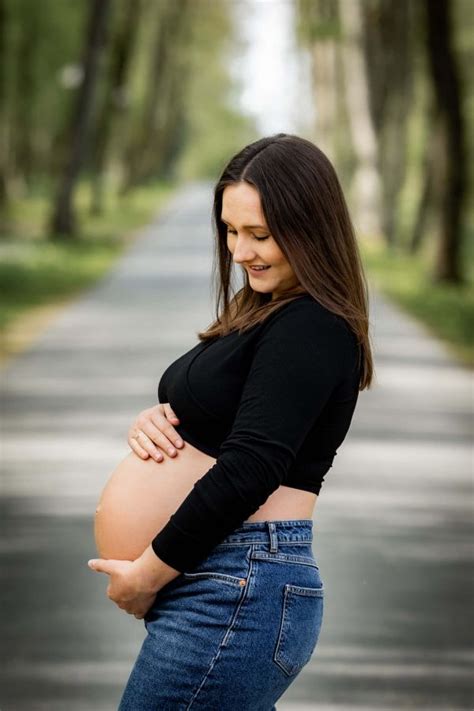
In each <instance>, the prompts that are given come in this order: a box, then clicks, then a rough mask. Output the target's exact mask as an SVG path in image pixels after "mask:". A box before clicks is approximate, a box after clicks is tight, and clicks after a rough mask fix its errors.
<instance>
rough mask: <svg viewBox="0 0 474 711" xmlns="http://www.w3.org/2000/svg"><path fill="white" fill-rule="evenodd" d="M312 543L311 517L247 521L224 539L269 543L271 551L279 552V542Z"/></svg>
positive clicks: (236, 541)
mask: <svg viewBox="0 0 474 711" xmlns="http://www.w3.org/2000/svg"><path fill="white" fill-rule="evenodd" d="M294 541H298V542H300V543H312V541H313V520H312V519H309V518H302V519H294V520H284V521H246V522H244V523H243V524H242V525H241V526H239V527H238V528H236V529H234V531H232V533H229V534H228V535H227V536H226V537H225V538H224V539H223V540H222V541H221V545H222V544H227V543H233V544H236V543H244V544H247V543H269V544H270V551H271V552H277V551H278V544H279V543H285V542H286V543H290V542H294Z"/></svg>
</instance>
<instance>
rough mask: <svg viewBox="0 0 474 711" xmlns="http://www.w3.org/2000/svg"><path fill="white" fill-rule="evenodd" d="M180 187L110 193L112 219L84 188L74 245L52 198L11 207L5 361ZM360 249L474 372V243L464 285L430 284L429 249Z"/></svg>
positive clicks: (3, 247)
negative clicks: (55, 234) (53, 220)
mask: <svg viewBox="0 0 474 711" xmlns="http://www.w3.org/2000/svg"><path fill="white" fill-rule="evenodd" d="M175 187H176V186H175V185H174V184H171V183H169V184H162V183H155V184H150V185H148V186H146V187H142V188H139V189H136V190H135V191H133V193H130V195H128V196H126V197H125V198H122V199H118V198H116V197H114V196H113V195H111V194H109V195H107V203H108V204H107V211H106V213H105V214H104V215H103V216H101V217H91V216H89V215H88V210H87V207H88V197H89V193H88V187H87V185H85V184H83V185H81V186H80V189H79V191H78V195H77V206H78V212H79V215H80V218H81V232H80V238H79V239H76V240H72V241H71V242H70V243H67V242H59V241H56V240H52V239H51V236H50V235H48V234H45V230H44V225H45V224H46V222H47V219H48V216H49V210H50V203H49V201H48V199H47V196H46V195H42V194H38V195H36V196H35V197H30V198H29V199H27V200H23V201H18V202H17V203H16V204H15V205H13V208H12V223H13V224H14V225H15V232H14V234H13V233H12V234H11V236H10V237H9V238H6V239H3V240H2V241H0V282H1V284H2V294H1V296H2V298H1V301H0V336H1V338H0V362H1V361H2V360H5V359H7V358H8V357H10V356H11V355H13V354H14V353H16V352H19V351H21V350H22V349H23V348H24V347H26V346H27V345H28V343H30V342H31V341H32V340H34V338H35V336H36V334H37V333H39V332H40V331H41V330H42V328H43V327H44V326H45V325H46V324H47V323H48V320H49V319H51V318H52V317H54V315H55V313H56V312H57V311H58V310H59V309H61V308H63V306H64V305H66V304H67V303H69V302H70V301H71V300H73V299H75V298H77V297H78V296H79V295H80V294H81V292H82V291H83V290H84V288H86V287H89V286H91V285H92V284H93V283H95V282H96V281H98V280H99V279H100V278H101V277H102V276H103V275H104V274H105V273H106V272H107V271H108V269H109V268H110V267H111V266H112V264H113V263H114V262H115V261H116V259H117V258H118V257H119V256H120V255H121V254H122V252H123V251H124V250H125V249H126V248H127V246H128V245H129V244H131V243H132V242H133V240H134V238H135V236H136V231H137V229H138V228H139V227H141V226H143V225H145V224H147V223H148V222H149V221H150V220H151V219H152V217H153V215H154V214H155V213H156V212H157V211H159V210H160V208H161V207H162V206H163V204H164V203H165V202H166V201H167V199H168V198H169V197H170V196H171V194H172V193H173V192H174V190H175ZM433 243H434V241H432V242H431V244H433ZM359 244H360V248H361V253H362V257H363V260H364V264H365V267H366V271H367V275H368V277H369V279H370V281H371V282H372V283H373V284H374V286H375V287H376V288H378V289H379V290H380V291H381V292H382V293H384V294H386V295H387V296H388V297H389V298H390V299H391V300H393V301H394V302H396V303H397V304H398V305H399V306H400V307H401V308H402V309H404V310H405V311H406V312H407V313H409V314H411V315H413V316H415V317H416V318H418V319H419V320H420V321H421V322H422V323H424V324H425V325H426V326H427V327H428V329H429V331H431V333H432V334H433V335H434V336H435V337H437V338H438V339H440V340H442V341H443V342H444V343H445V345H446V347H447V348H448V349H449V350H450V352H451V353H452V355H453V356H454V357H455V358H457V359H459V361H460V362H462V363H464V364H465V365H466V366H468V367H470V368H472V367H473V365H474V318H473V314H474V246H473V241H472V240H468V239H466V240H465V250H464V254H463V260H464V263H465V265H467V267H468V269H467V271H468V280H467V284H466V285H464V286H462V287H456V286H451V285H447V284H434V283H433V282H432V279H431V274H432V271H433V269H432V264H433V262H434V258H433V254H429V253H427V252H426V250H425V252H424V253H423V254H421V255H420V256H415V257H413V256H408V255H406V254H404V253H402V252H396V251H395V252H388V250H387V249H386V248H385V247H384V246H383V245H381V244H380V243H374V242H373V241H369V240H367V239H365V240H364V239H362V240H360V242H359ZM428 244H430V242H428ZM470 250H471V251H470Z"/></svg>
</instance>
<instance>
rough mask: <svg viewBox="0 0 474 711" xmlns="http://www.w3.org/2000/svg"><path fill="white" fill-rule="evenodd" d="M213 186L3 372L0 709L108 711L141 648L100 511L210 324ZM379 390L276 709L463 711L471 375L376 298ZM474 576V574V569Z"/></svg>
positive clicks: (363, 411)
mask: <svg viewBox="0 0 474 711" xmlns="http://www.w3.org/2000/svg"><path fill="white" fill-rule="evenodd" d="M210 209H211V186H210V185H208V184H206V183H195V184H189V185H187V186H184V187H183V189H182V190H181V191H180V192H179V194H177V195H176V196H175V197H174V198H173V200H172V201H171V202H170V203H169V205H168V207H167V208H166V209H165V210H164V212H163V213H162V214H161V216H160V217H159V218H157V219H156V220H155V221H154V222H153V224H151V225H150V226H149V227H148V228H146V229H145V230H143V231H142V232H141V234H140V236H139V238H138V239H136V240H135V241H134V242H133V244H132V245H131V246H130V247H129V248H128V250H127V252H126V253H125V254H124V255H123V257H122V258H121V260H120V262H119V263H117V265H116V267H115V268H114V269H113V270H112V271H111V272H110V273H109V274H108V275H107V276H106V278H105V279H103V280H102V281H101V282H100V284H98V285H96V286H95V287H93V288H92V289H90V290H88V291H86V292H85V293H84V294H83V295H82V296H81V297H80V298H78V299H77V300H76V301H75V302H73V303H72V304H70V305H68V306H67V307H65V309H64V310H63V311H61V312H60V313H59V314H58V315H57V316H56V317H55V319H54V321H53V322H51V323H50V324H49V326H48V327H47V329H46V330H45V331H44V332H43V333H42V334H41V335H40V336H39V337H38V339H37V341H36V342H35V343H34V344H32V345H31V346H30V347H29V348H28V350H27V351H24V352H23V353H21V354H20V355H18V356H17V357H16V358H15V359H14V360H12V361H10V362H9V363H8V364H7V365H5V366H4V367H3V369H2V370H1V371H0V376H1V385H2V435H1V437H2V455H1V459H2V464H3V474H2V479H1V486H2V490H1V506H2V512H1V513H2V518H1V521H2V523H1V528H2V536H1V550H0V555H1V559H2V561H1V562H2V565H1V570H2V573H3V582H2V585H1V608H0V609H1V612H0V615H1V621H2V630H1V643H2V658H3V662H2V665H1V672H0V673H1V686H0V689H1V690H0V709H1V711H39V710H43V709H44V710H45V711H65V710H66V709H67V710H68V711H86V710H88V709H94V710H95V711H114V709H116V707H117V703H118V700H119V698H120V695H121V692H122V689H123V687H124V685H125V682H126V680H127V678H128V674H129V672H130V669H131V667H132V664H133V661H134V659H135V657H136V654H137V652H138V650H139V647H140V645H141V642H142V640H143V638H144V636H145V630H144V627H143V624H142V622H141V621H137V620H135V618H133V617H131V616H129V615H127V614H125V613H123V612H121V611H120V610H118V608H117V607H116V606H115V605H114V604H113V603H111V602H110V601H109V600H108V599H107V597H106V594H105V588H106V585H107V578H106V576H105V575H104V576H99V575H97V574H95V573H92V572H91V571H90V570H89V569H88V568H87V560H88V559H89V558H91V557H94V556H96V551H95V546H94V539H93V521H94V511H95V505H96V502H97V499H98V497H99V493H100V491H101V490H102V487H103V485H104V484H105V482H106V480H107V478H108V476H109V474H110V472H111V471H112V470H113V469H114V467H115V466H116V465H117V464H118V462H119V461H120V460H121V459H122V458H123V457H124V456H125V455H126V454H127V452H128V451H129V449H128V445H127V442H126V433H127V430H128V427H129V426H130V424H131V422H132V421H133V419H134V418H135V416H136V414H137V413H138V412H139V411H140V410H142V409H144V408H146V407H150V406H151V405H154V404H156V402H157V396H156V388H157V384H158V380H159V377H160V375H161V373H162V372H163V371H164V369H165V368H166V366H167V365H168V364H169V363H170V362H171V360H173V359H174V358H176V357H177V356H178V355H180V354H181V353H183V352H184V351H185V350H187V349H188V348H191V346H192V345H194V343H195V342H197V338H196V333H197V331H198V330H201V329H203V328H205V327H206V326H207V325H208V323H210V320H211V317H212V303H211V295H210V289H209V284H210V273H211V265H212V252H211V250H212V241H211V239H212V238H211V231H210ZM371 310H372V315H371V320H372V324H373V334H374V335H373V346H374V355H375V366H376V371H377V381H376V384H375V385H374V387H373V388H372V390H371V391H363V392H362V393H361V394H360V400H359V404H358V407H357V410H356V414H355V416H354V420H353V424H352V428H351V430H350V433H349V435H348V437H347V439H346V441H345V443H344V445H343V447H342V448H341V449H340V451H339V452H338V455H337V457H336V459H335V462H334V465H333V467H332V469H331V470H330V472H329V474H328V475H327V477H326V481H325V484H324V486H323V489H322V491H321V496H320V498H319V500H318V504H317V508H316V511H315V516H314V526H315V528H314V533H315V540H314V550H315V553H316V554H317V557H318V560H319V563H320V566H321V574H322V577H323V579H324V583H325V586H326V598H325V616H324V622H323V629H322V632H321V636H320V639H319V643H318V646H317V648H316V650H315V653H314V655H313V659H312V661H311V662H310V664H309V665H308V666H307V667H306V668H305V669H304V671H303V673H302V674H301V675H300V677H299V678H298V680H297V681H296V682H295V683H294V684H293V686H292V687H291V688H290V689H289V690H288V692H287V693H286V695H285V696H284V697H283V699H282V700H281V701H280V702H279V703H278V711H312V710H317V711H346V710H348V711H352V710H355V709H359V710H361V711H362V710H363V711H374V710H375V709H376V710H377V711H389V710H390V711H400V709H427V710H428V709H429V710H430V711H437V710H438V709H446V710H447V709H449V710H454V709H472V708H474V693H473V680H472V679H473V657H474V652H473V635H472V629H473V628H474V625H473V619H472V618H473V605H472V599H473V581H472V575H470V572H471V571H472V540H473V536H472V521H473V516H472V514H473V492H472V403H473V398H472V396H473V381H472V374H471V373H469V371H467V370H466V369H465V368H463V367H462V366H460V365H458V364H456V363H455V362H454V361H453V360H452V359H451V357H450V356H449V355H448V354H447V352H446V351H445V349H444V348H443V347H442V346H441V345H440V344H439V343H438V342H437V341H436V340H435V339H434V338H433V337H431V335H430V334H429V333H428V332H427V330H426V329H424V328H423V327H422V326H420V325H418V324H417V323H416V322H415V321H414V320H413V319H411V318H410V317H408V316H406V315H405V314H402V313H401V312H400V311H399V310H397V309H396V308H394V307H393V306H391V305H389V304H388V303H387V302H386V301H385V300H384V299H383V298H381V296H380V295H379V294H376V293H374V292H372V293H371ZM470 564H471V565H470Z"/></svg>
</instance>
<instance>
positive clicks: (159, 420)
mask: <svg viewBox="0 0 474 711" xmlns="http://www.w3.org/2000/svg"><path fill="white" fill-rule="evenodd" d="M163 407H164V408H165V412H166V413H167V414H166V415H165V416H163V415H161V414H159V413H158V412H153V413H152V414H151V416H150V419H149V420H148V421H147V422H145V423H144V424H148V425H149V426H150V427H152V426H153V425H154V426H156V428H157V430H158V431H159V433H160V434H161V435H162V436H164V437H166V438H167V439H168V441H169V442H170V443H171V444H172V445H175V446H176V447H182V446H183V440H182V439H181V437H180V435H179V434H178V433H177V432H176V430H175V428H174V427H173V426H172V425H171V424H170V422H169V421H168V419H167V417H168V416H170V415H168V410H166V408H167V407H168V403H166V404H165V405H164V406H163ZM171 412H172V410H171ZM145 432H146V433H147V434H148V435H150V436H151V438H152V439H154V437H153V433H152V432H150V431H149V430H145ZM157 444H159V442H157Z"/></svg>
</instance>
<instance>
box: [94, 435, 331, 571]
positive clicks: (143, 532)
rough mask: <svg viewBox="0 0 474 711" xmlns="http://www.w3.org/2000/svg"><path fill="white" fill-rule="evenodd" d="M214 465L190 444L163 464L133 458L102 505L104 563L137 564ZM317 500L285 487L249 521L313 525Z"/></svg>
mask: <svg viewBox="0 0 474 711" xmlns="http://www.w3.org/2000/svg"><path fill="white" fill-rule="evenodd" d="M215 462H216V460H215V459H214V458H213V457H210V456H209V455H207V454H205V453H204V452H201V451H200V450H199V449H196V447H194V446H193V445H191V444H189V442H186V443H185V445H184V447H183V449H180V450H178V455H177V456H175V457H174V458H169V457H167V456H166V455H165V459H164V460H163V461H162V462H155V460H154V459H151V458H149V459H146V460H143V459H140V457H139V456H138V455H137V454H135V452H130V454H128V455H127V456H126V457H125V459H123V460H122V461H121V462H120V464H119V465H118V466H117V467H116V468H115V469H114V471H113V472H112V474H111V476H110V478H109V479H108V481H107V483H106V485H105V487H104V489H103V490H102V493H101V496H100V499H99V503H98V505H97V509H96V514H95V524H94V534H95V542H96V547H97V551H98V554H99V557H100V558H114V559H116V560H135V559H136V558H138V557H139V556H140V555H141V554H142V553H143V551H144V550H145V549H146V548H147V547H148V546H149V545H150V543H151V541H152V540H153V538H154V537H155V536H156V535H157V534H158V533H159V532H160V531H161V529H162V528H163V527H164V526H165V525H166V524H167V523H168V520H169V518H170V516H171V514H173V513H174V512H175V511H176V510H177V509H178V508H179V506H180V505H181V503H182V502H183V501H184V499H185V498H186V497H187V495H188V494H189V492H190V491H191V490H192V488H193V486H194V484H195V482H196V481H197V480H198V479H200V478H201V477H202V476H204V474H206V472H207V471H208V470H209V469H210V468H211V467H212V466H213V465H214V464H215ZM317 498H318V497H317V496H316V494H312V493H310V492H308V491H300V490H298V489H292V488H290V487H287V486H280V487H278V489H277V490H276V491H274V492H273V493H272V494H271V495H270V496H269V497H268V499H267V500H266V502H265V503H264V504H263V505H262V506H260V508H259V509H257V511H256V512H255V513H254V514H252V515H251V516H250V517H249V518H248V519H246V520H247V521H249V522H250V521H271V520H284V519H301V518H306V519H309V518H311V517H312V514H313V510H314V507H315V504H316V499H317Z"/></svg>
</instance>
